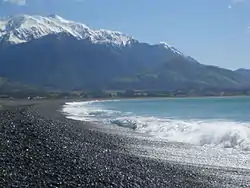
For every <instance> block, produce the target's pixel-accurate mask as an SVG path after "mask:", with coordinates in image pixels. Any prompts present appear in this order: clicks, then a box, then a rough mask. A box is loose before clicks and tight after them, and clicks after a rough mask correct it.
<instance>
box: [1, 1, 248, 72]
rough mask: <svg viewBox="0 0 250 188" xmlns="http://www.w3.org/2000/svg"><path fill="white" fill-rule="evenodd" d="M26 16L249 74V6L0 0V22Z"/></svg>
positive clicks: (235, 3)
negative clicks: (74, 24) (109, 33)
mask: <svg viewBox="0 0 250 188" xmlns="http://www.w3.org/2000/svg"><path fill="white" fill-rule="evenodd" d="M24 13H25V14H41V15H48V14H52V13H56V14H58V15H60V16H62V17H64V18H65V19H71V20H75V21H79V22H82V23H85V24H87V25H89V26H90V27H93V28H96V29H99V28H106V29H113V30H118V31H121V32H124V33H126V34H129V35H132V36H134V37H135V38H136V39H138V40H140V41H144V42H149V43H152V44H155V43H159V42H161V41H166V42H168V43H169V44H171V45H173V46H175V47H176V48H178V49H179V50H180V51H182V52H184V53H185V54H187V55H190V56H192V57H194V58H196V59H197V60H198V61H200V62H201V63H204V64H212V65H217V66H221V67H225V68H230V69H236V68H239V67H244V68H250V29H248V27H249V26H250V0H0V16H8V15H15V14H24Z"/></svg>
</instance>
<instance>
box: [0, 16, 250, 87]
mask: <svg viewBox="0 0 250 188" xmlns="http://www.w3.org/2000/svg"><path fill="white" fill-rule="evenodd" d="M0 67H1V68H0V76H3V77H6V78H9V79H11V80H14V81H18V82H22V83H25V84H31V85H36V86H39V87H40V86H42V87H50V88H57V89H63V90H73V89H79V90H92V89H112V90H121V89H122V90H124V89H141V90H176V89H202V88H204V89H206V88H220V89H234V88H235V89H240V88H250V70H247V69H239V70H236V71H232V70H228V69H223V68H219V67H215V66H208V65H203V64H201V63H200V62H198V61H197V60H195V59H194V58H192V57H191V56H187V55H185V54H183V53H182V52H180V51H179V50H177V49H176V48H174V47H173V46H171V45H168V44H167V43H165V42H161V43H159V44H148V43H144V42H141V41H138V40H136V39H134V38H133V37H131V36H128V35H125V34H123V33H121V32H117V31H110V30H104V29H101V30H95V29H92V28H90V27H88V26H86V25H84V24H81V23H76V22H73V21H69V20H65V19H63V18H61V17H60V16H57V15H49V16H29V15H17V16H11V17H6V18H2V19H0Z"/></svg>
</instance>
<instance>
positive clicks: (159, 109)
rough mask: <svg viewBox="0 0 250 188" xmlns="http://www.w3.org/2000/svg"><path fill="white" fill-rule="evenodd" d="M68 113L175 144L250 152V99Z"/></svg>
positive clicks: (109, 104)
mask: <svg viewBox="0 0 250 188" xmlns="http://www.w3.org/2000/svg"><path fill="white" fill-rule="evenodd" d="M64 112H65V113H67V114H68V117H69V118H72V119H77V120H84V121H86V120H87V121H98V122H102V123H103V124H107V126H108V125H110V124H113V125H117V126H120V127H124V128H129V129H132V130H133V131H135V132H139V133H143V134H146V135H149V136H151V137H153V138H157V139H165V140H167V141H171V142H182V143H187V144H192V145H195V146H209V147H211V146H212V147H219V148H232V149H237V150H241V151H250V98H249V97H231V98H178V99H177V98H176V99H170V98H169V99H166V98H165V99H163V98H158V99H140V100H113V101H91V102H80V103H79V102H78V103H69V104H67V105H66V106H65V108H64Z"/></svg>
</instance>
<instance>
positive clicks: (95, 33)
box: [0, 15, 136, 46]
mask: <svg viewBox="0 0 250 188" xmlns="http://www.w3.org/2000/svg"><path fill="white" fill-rule="evenodd" d="M62 32H64V33H68V34H70V35H72V36H74V37H76V38H77V39H78V40H82V39H88V40H90V41H91V42H93V43H104V44H111V45H117V46H126V45H128V44H131V43H133V42H135V41H136V40H135V39H133V37H131V36H127V35H125V34H123V33H120V32H117V31H110V30H104V29H101V30H94V29H91V28H89V27H88V26H86V25H84V24H81V23H77V22H73V21H69V20H65V19H63V18H61V17H60V16H57V15H49V16H38V15H36V16H29V15H18V16H11V17H8V18H3V19H0V41H3V40H4V41H5V42H7V43H11V44H19V43H25V42H28V41H30V40H33V39H38V38H41V37H44V36H46V35H49V34H57V33H62Z"/></svg>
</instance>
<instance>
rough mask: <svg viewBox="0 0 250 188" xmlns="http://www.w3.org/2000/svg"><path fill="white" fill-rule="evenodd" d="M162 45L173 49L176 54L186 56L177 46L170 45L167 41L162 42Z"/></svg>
mask: <svg viewBox="0 0 250 188" xmlns="http://www.w3.org/2000/svg"><path fill="white" fill-rule="evenodd" d="M160 45H161V46H164V47H165V48H166V49H169V50H171V51H172V52H173V53H175V54H178V55H182V56H184V54H183V53H182V52H180V51H179V50H177V49H176V48H175V47H173V46H171V45H169V44H168V43H166V42H160Z"/></svg>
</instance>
